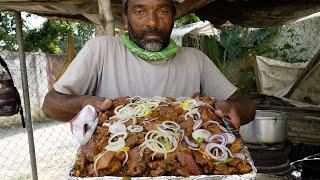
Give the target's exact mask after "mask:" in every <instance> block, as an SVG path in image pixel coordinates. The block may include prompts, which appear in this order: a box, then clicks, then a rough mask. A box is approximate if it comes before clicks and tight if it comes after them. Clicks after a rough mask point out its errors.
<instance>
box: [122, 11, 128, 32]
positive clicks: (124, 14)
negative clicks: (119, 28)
mask: <svg viewBox="0 0 320 180" xmlns="http://www.w3.org/2000/svg"><path fill="white" fill-rule="evenodd" d="M122 19H123V22H124V25H125V26H126V28H127V29H128V15H127V14H126V13H125V12H123V13H122Z"/></svg>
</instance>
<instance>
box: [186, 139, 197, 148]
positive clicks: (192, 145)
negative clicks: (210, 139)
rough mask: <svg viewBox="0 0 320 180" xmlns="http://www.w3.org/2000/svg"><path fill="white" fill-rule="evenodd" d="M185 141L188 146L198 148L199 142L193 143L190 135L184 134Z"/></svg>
mask: <svg viewBox="0 0 320 180" xmlns="http://www.w3.org/2000/svg"><path fill="white" fill-rule="evenodd" d="M184 141H185V142H186V143H187V144H188V146H190V147H193V148H197V147H198V146H199V144H196V143H193V142H191V141H190V140H189V138H188V136H184Z"/></svg>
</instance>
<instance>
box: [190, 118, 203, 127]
mask: <svg viewBox="0 0 320 180" xmlns="http://www.w3.org/2000/svg"><path fill="white" fill-rule="evenodd" d="M201 125H202V120H201V119H198V120H196V121H195V122H194V124H193V127H192V129H193V130H197V129H199V128H200V127H201Z"/></svg>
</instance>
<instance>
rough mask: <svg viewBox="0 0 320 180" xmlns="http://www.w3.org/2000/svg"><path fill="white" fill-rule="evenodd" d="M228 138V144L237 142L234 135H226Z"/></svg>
mask: <svg viewBox="0 0 320 180" xmlns="http://www.w3.org/2000/svg"><path fill="white" fill-rule="evenodd" d="M224 134H225V135H226V136H227V144H232V143H233V142H234V141H235V140H236V137H235V136H234V135H233V134H230V133H224Z"/></svg>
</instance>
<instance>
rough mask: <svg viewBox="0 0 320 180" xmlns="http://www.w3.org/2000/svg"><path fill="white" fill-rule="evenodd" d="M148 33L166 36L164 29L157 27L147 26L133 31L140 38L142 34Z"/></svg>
mask: <svg viewBox="0 0 320 180" xmlns="http://www.w3.org/2000/svg"><path fill="white" fill-rule="evenodd" d="M149 33H153V34H158V35H160V36H161V37H162V38H165V37H166V36H167V33H166V32H165V31H163V30H161V29H157V28H148V29H144V30H141V31H139V32H135V36H137V37H141V38H142V37H143V36H145V35H146V34H149Z"/></svg>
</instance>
